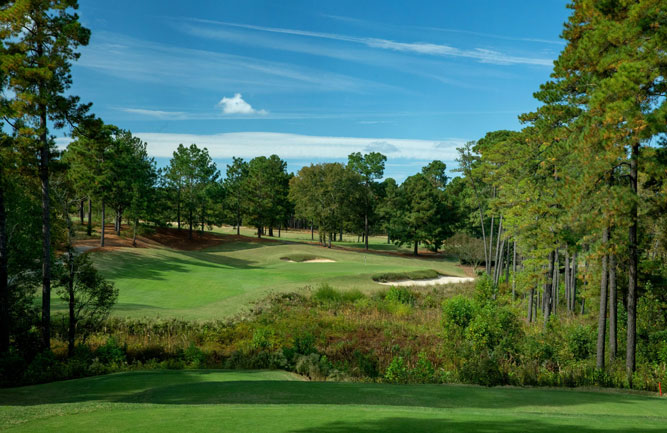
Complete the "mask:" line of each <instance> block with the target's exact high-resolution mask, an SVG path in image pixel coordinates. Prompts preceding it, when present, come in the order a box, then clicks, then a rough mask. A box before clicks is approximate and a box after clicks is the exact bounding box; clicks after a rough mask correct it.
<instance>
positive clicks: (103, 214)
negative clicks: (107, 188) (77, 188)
mask: <svg viewBox="0 0 667 433" xmlns="http://www.w3.org/2000/svg"><path fill="white" fill-rule="evenodd" d="M105 213H106V203H105V202H104V200H102V227H101V230H100V246H101V247H103V246H104V222H105V221H106V215H105Z"/></svg>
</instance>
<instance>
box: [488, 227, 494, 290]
mask: <svg viewBox="0 0 667 433" xmlns="http://www.w3.org/2000/svg"><path fill="white" fill-rule="evenodd" d="M493 220H494V217H493V216H492V217H491V233H490V234H489V263H488V264H487V265H486V274H487V275H488V276H489V277H490V276H491V265H492V264H491V262H492V261H493Z"/></svg>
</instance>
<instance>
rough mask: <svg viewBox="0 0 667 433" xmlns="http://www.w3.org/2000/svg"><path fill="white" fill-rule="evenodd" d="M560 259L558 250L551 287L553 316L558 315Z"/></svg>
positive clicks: (555, 255)
mask: <svg viewBox="0 0 667 433" xmlns="http://www.w3.org/2000/svg"><path fill="white" fill-rule="evenodd" d="M558 262H559V259H558V248H556V251H555V252H554V273H553V280H552V286H551V305H552V306H551V312H552V314H557V313H558V274H559V272H560V269H559V267H560V265H559V263H558Z"/></svg>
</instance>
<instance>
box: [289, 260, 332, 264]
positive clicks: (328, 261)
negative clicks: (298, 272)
mask: <svg viewBox="0 0 667 433" xmlns="http://www.w3.org/2000/svg"><path fill="white" fill-rule="evenodd" d="M287 261H288V262H290V263H336V261H335V260H331V259H310V260H303V261H301V262H297V261H296V260H287Z"/></svg>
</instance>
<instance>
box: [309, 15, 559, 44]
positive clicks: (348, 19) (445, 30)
mask: <svg viewBox="0 0 667 433" xmlns="http://www.w3.org/2000/svg"><path fill="white" fill-rule="evenodd" d="M321 15H322V16H324V17H327V18H330V19H332V20H336V21H341V22H345V23H350V24H356V25H359V26H364V27H373V28H379V27H382V28H384V29H386V28H387V27H390V28H393V29H401V30H404V29H406V28H410V29H416V30H419V31H424V30H430V31H435V32H443V33H460V34H464V35H472V36H480V37H483V38H490V39H500V40H505V41H517V42H535V43H540V44H547V45H559V46H564V45H565V42H564V41H561V40H552V39H543V38H531V37H518V36H509V35H499V34H497V33H484V32H475V31H471V30H464V29H452V28H444V27H432V26H414V25H405V24H401V25H396V24H389V23H378V22H375V21H369V20H363V19H360V18H352V17H345V16H340V15H330V14H321Z"/></svg>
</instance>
